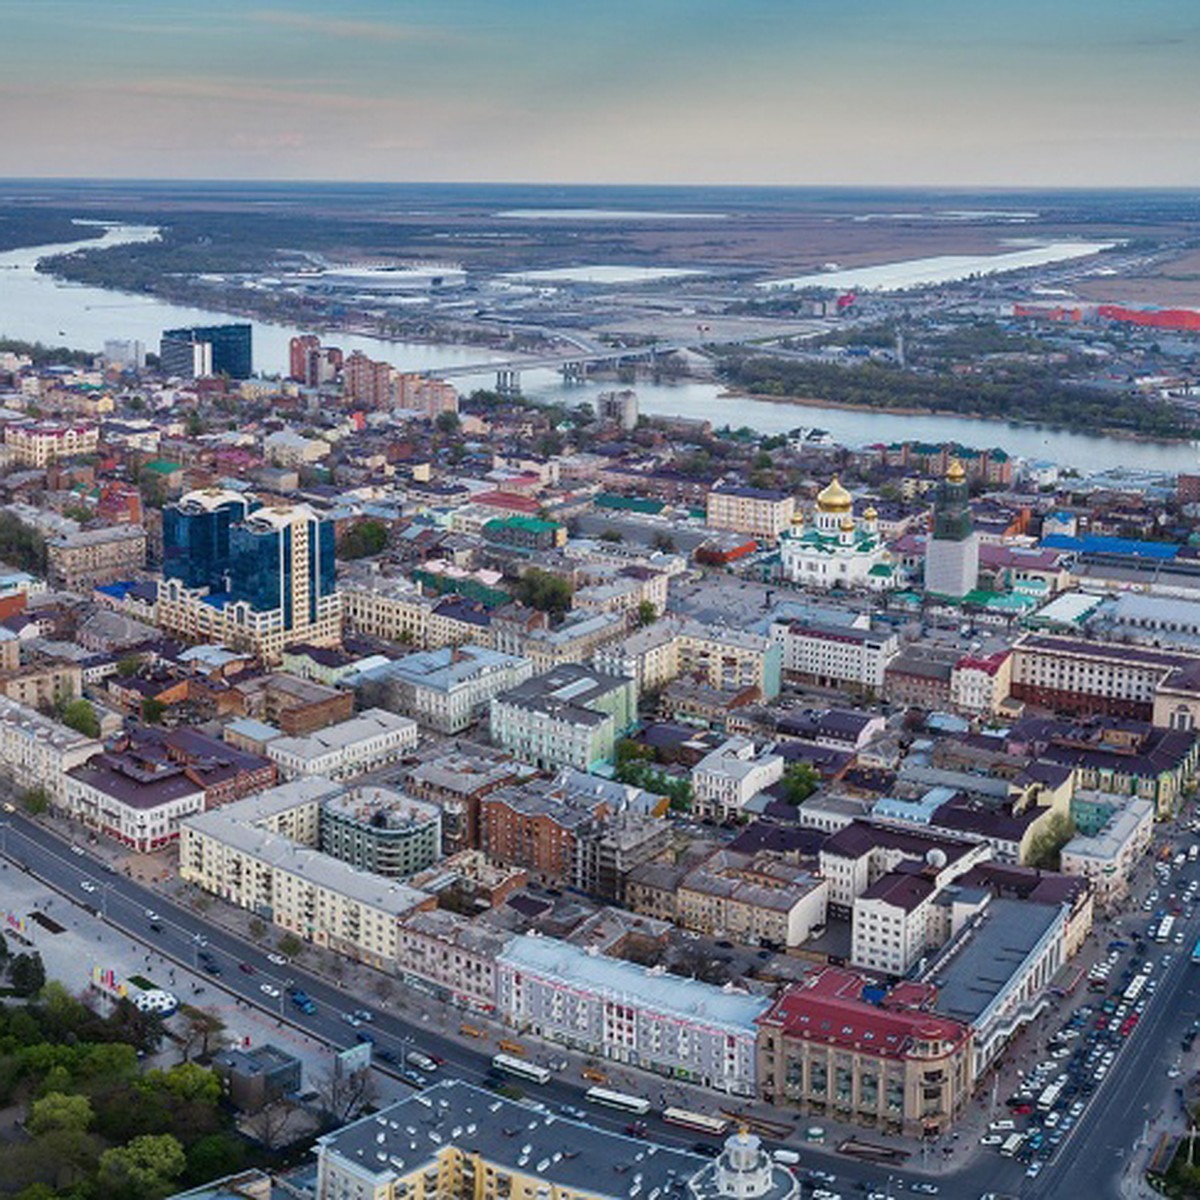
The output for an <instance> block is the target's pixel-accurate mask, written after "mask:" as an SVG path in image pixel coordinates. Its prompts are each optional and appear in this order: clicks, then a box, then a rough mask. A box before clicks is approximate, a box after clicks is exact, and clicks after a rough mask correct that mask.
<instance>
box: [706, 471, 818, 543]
mask: <svg viewBox="0 0 1200 1200" xmlns="http://www.w3.org/2000/svg"><path fill="white" fill-rule="evenodd" d="M795 513H796V498H795V496H793V495H792V494H791V493H790V492H778V491H771V490H768V489H765V488H752V487H737V486H734V485H732V484H720V485H718V486H717V487H714V488H713V489H712V490H711V491H710V492H709V493H708V497H707V499H706V501H705V518H704V519H705V524H707V525H710V526H712V528H714V529H731V530H734V531H735V532H737V533H748V534H750V535H752V536H753V537H755V538H760V539H762V540H763V541H765V542H774V541H776V540H777V539H778V537H779V535H780V534H781V533H782V532H783V531H784V530H785V529H789V528H790V527H791V524H792V517H793V516H795Z"/></svg>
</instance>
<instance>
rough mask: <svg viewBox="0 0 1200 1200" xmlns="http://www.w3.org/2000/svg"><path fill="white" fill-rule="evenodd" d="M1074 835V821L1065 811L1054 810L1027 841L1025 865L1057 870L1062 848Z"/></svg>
mask: <svg viewBox="0 0 1200 1200" xmlns="http://www.w3.org/2000/svg"><path fill="white" fill-rule="evenodd" d="M1074 836H1075V822H1074V821H1072V820H1071V818H1070V817H1069V816H1068V815H1067V814H1066V813H1061V812H1056V813H1054V814H1052V815H1051V816H1050V817H1049V818H1047V820H1046V823H1045V824H1044V825H1043V826H1042V828H1041V829H1040V830H1038V832H1037V833H1035V834H1034V835H1033V837H1032V838H1031V839H1030V842H1029V849H1028V850H1027V852H1026V856H1025V859H1026V865H1027V866H1030V867H1041V868H1042V869H1044V870H1047V871H1057V870H1058V867H1059V856H1060V855H1061V853H1062V848H1063V847H1064V846H1065V845H1066V844H1067V843H1068V842H1069V841H1070V840H1071V838H1072V837H1074Z"/></svg>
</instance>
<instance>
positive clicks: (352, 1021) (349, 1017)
mask: <svg viewBox="0 0 1200 1200" xmlns="http://www.w3.org/2000/svg"><path fill="white" fill-rule="evenodd" d="M342 1020H343V1021H345V1022H346V1024H347V1025H352V1026H353V1027H354V1028H355V1029H357V1028H358V1027H359V1026H360V1025H361V1024H362V1022H361V1021H360V1020H359V1019H358V1017H356V1016H355V1015H354V1013H342Z"/></svg>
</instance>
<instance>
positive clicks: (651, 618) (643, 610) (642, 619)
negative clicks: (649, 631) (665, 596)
mask: <svg viewBox="0 0 1200 1200" xmlns="http://www.w3.org/2000/svg"><path fill="white" fill-rule="evenodd" d="M657 620H658V609H657V608H655V607H654V601H653V600H643V601H642V602H641V603H640V604H639V605H638V606H637V623H638V628H639V629H644V628H645V627H646V626H647V625H653V624H654V622H655V621H657Z"/></svg>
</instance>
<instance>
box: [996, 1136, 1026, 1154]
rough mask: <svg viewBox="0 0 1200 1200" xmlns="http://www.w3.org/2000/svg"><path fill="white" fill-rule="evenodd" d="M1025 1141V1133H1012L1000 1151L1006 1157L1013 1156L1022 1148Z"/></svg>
mask: <svg viewBox="0 0 1200 1200" xmlns="http://www.w3.org/2000/svg"><path fill="white" fill-rule="evenodd" d="M1024 1141H1025V1135H1024V1134H1023V1133H1010V1134H1009V1135H1008V1139H1007V1140H1006V1141H1005V1143H1004V1145H1003V1146H1001V1147H1000V1153H1001V1154H1003V1155H1004V1157H1005V1158H1012V1156H1013V1155H1014V1154H1016V1152H1017V1151H1018V1150H1020V1148H1021V1144H1022V1143H1023V1142H1024Z"/></svg>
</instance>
